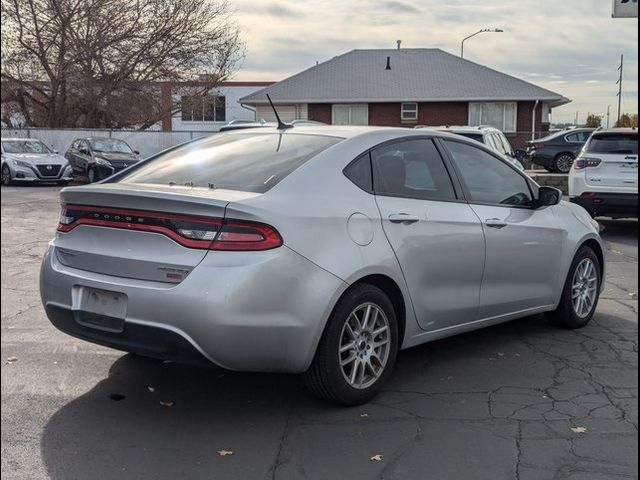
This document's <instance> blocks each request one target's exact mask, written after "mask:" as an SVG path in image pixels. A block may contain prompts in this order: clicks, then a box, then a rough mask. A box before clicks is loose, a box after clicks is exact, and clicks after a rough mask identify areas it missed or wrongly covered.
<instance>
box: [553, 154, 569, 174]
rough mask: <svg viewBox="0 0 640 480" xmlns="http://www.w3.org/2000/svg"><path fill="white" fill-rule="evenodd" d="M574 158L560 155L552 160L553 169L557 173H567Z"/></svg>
mask: <svg viewBox="0 0 640 480" xmlns="http://www.w3.org/2000/svg"><path fill="white" fill-rule="evenodd" d="M573 160H574V156H573V155H571V154H570V153H560V154H559V155H557V156H556V158H554V159H553V169H554V170H555V171H556V172H558V173H569V172H570V171H571V167H572V166H573Z"/></svg>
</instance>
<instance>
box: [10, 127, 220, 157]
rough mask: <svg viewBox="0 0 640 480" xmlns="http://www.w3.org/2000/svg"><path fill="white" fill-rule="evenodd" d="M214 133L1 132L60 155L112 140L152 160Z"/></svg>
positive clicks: (11, 130) (33, 130)
mask: <svg viewBox="0 0 640 480" xmlns="http://www.w3.org/2000/svg"><path fill="white" fill-rule="evenodd" d="M212 133H213V132H206V131H205V132H202V131H181V132H161V131H143V132H137V131H128V130H120V131H117V130H111V131H110V130H75V129H62V130H54V129H44V128H30V129H19V130H15V129H2V138H8V137H29V138H37V139H38V140H41V141H42V142H44V143H45V144H47V145H48V146H49V147H51V148H52V149H53V150H57V151H58V152H60V154H62V155H64V152H66V150H67V149H68V148H69V146H70V145H71V143H72V142H73V141H74V140H75V139H76V138H81V137H111V138H118V139H121V140H124V141H125V142H127V143H128V144H129V145H130V146H131V148H132V149H133V150H137V151H139V152H140V157H141V158H146V157H149V156H151V155H153V154H155V153H158V152H160V151H162V150H165V149H167V148H170V147H173V146H174V145H178V144H180V143H183V142H187V141H189V140H191V139H194V138H198V137H202V136H205V135H211V134H212Z"/></svg>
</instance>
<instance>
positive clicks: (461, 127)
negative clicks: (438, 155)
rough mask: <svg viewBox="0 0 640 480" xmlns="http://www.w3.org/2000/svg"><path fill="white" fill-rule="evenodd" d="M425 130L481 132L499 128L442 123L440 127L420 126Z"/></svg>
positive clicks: (493, 130) (494, 130)
mask: <svg viewBox="0 0 640 480" xmlns="http://www.w3.org/2000/svg"><path fill="white" fill-rule="evenodd" d="M422 128H424V129H425V130H438V131H441V132H456V133H483V132H496V131H497V132H499V131H500V130H499V129H497V128H495V127H490V126H487V125H480V126H477V127H474V126H471V125H442V126H440V127H422Z"/></svg>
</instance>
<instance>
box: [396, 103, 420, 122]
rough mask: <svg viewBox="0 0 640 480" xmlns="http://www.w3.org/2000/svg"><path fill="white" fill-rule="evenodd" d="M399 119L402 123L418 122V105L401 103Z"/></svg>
mask: <svg viewBox="0 0 640 480" xmlns="http://www.w3.org/2000/svg"><path fill="white" fill-rule="evenodd" d="M400 118H401V119H402V121H403V122H417V121H418V104H417V103H403V104H402V106H401V109H400Z"/></svg>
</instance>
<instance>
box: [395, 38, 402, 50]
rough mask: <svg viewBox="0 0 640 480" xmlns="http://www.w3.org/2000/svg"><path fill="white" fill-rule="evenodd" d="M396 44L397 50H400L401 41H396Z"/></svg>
mask: <svg viewBox="0 0 640 480" xmlns="http://www.w3.org/2000/svg"><path fill="white" fill-rule="evenodd" d="M396 43H397V44H398V50H400V45H402V40H396Z"/></svg>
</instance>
